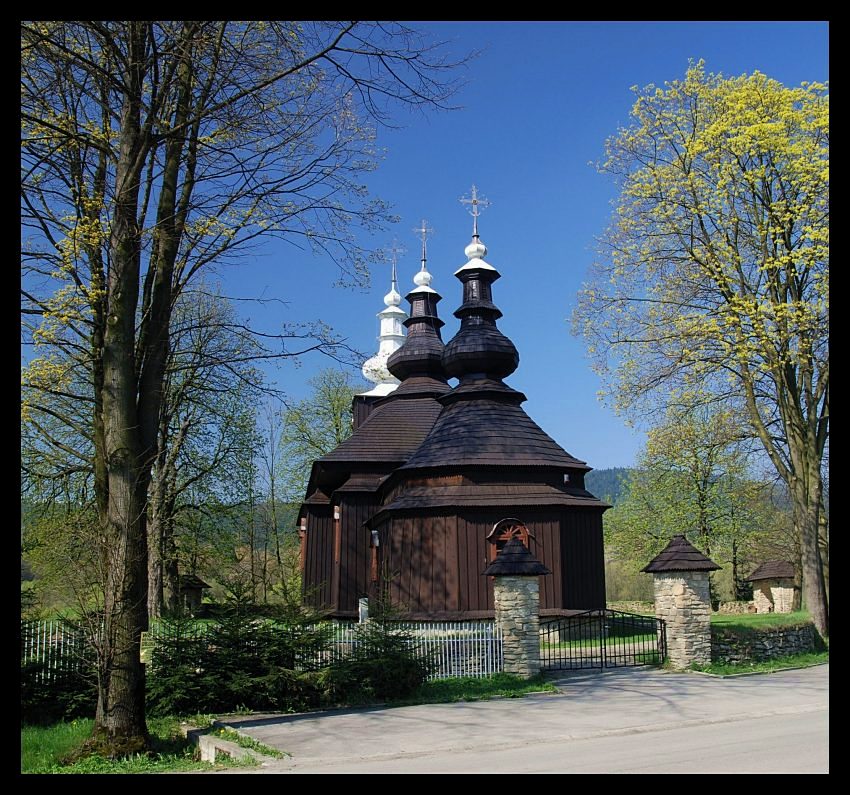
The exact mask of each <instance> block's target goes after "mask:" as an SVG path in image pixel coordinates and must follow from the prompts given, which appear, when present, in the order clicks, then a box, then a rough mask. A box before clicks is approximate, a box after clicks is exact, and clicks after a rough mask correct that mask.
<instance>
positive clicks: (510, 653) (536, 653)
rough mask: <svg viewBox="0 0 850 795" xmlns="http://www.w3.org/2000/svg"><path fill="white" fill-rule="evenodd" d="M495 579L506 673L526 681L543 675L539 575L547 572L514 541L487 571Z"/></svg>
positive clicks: (497, 623) (529, 553)
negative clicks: (541, 672) (541, 664)
mask: <svg viewBox="0 0 850 795" xmlns="http://www.w3.org/2000/svg"><path fill="white" fill-rule="evenodd" d="M484 574H485V575H487V576H490V577H493V598H494V602H495V607H496V625H497V626H499V627H501V630H502V650H503V657H504V671H505V673H506V674H513V675H514V676H520V677H522V678H524V679H530V678H531V677H533V676H537V674H539V673H540V582H539V580H540V575H541V574H549V569H547V568H546V567H545V566H544V565H543V564H542V563H541V562H540V561H539V560H537V558H535V557H534V556H533V555H532V554H531V552H529V550H528V549H527V548H526V547H525V545H524V544H523V543H522V541H520V540H519V539H518V538H512V539H511V540H510V541H508V543H507V544H505V546H504V547H503V548H502V549H501V551H500V552H499V554H498V555H497V556H496V559H495V560H494V561H493V562H492V563H491V564H490V565H489V566H488V567H487V568H486V569H484Z"/></svg>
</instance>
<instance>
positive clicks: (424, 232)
mask: <svg viewBox="0 0 850 795" xmlns="http://www.w3.org/2000/svg"><path fill="white" fill-rule="evenodd" d="M413 231H414V232H415V233H416V234H417V235H420V236H421V237H422V267H423V269H424V267H425V260H426V259H427V257H426V256H425V252H426V245H425V241H426V240H427V238H428V235H433V234H434V229H433V227H430V226H428V222H427V221H426V220H425V219H424V218H423V219H422V222H421V226H419V227H418V228H414V230H413Z"/></svg>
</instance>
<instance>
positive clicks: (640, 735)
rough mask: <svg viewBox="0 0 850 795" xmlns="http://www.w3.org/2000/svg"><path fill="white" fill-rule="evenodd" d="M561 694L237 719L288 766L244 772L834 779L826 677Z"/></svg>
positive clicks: (661, 682)
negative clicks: (804, 775)
mask: <svg viewBox="0 0 850 795" xmlns="http://www.w3.org/2000/svg"><path fill="white" fill-rule="evenodd" d="M557 684H558V686H559V688H560V689H561V692H560V693H559V694H556V695H539V696H530V697H526V698H523V699H497V700H493V701H482V702H474V703H461V704H428V705H422V706H416V707H400V708H396V709H364V710H349V711H335V712H327V713H311V714H306V715H291V716H264V717H259V716H253V717H251V718H235V719H234V720H232V721H231V722H230V725H232V726H233V727H234V728H238V729H239V730H240V731H243V732H245V733H247V734H249V735H250V736H252V737H254V738H256V739H257V740H260V741H261V742H263V743H265V744H267V745H270V746H272V747H274V748H278V749H280V750H283V751H286V752H288V753H289V754H291V757H288V758H286V759H283V760H280V761H279V762H275V763H274V764H269V765H267V766H265V767H262V768H255V769H248V770H246V769H242V770H240V771H239V772H241V773H248V772H255V773H674V772H675V773H827V772H828V771H829V707H828V695H829V666H828V665H825V666H818V667H815V668H807V669H804V670H799V671H785V672H780V673H775V674H768V675H761V676H750V677H740V678H734V679H712V678H706V677H702V676H699V675H697V674H675V673H668V672H664V671H658V670H655V669H649V668H632V669H620V670H613V671H605V672H587V673H584V672H577V673H574V674H570V675H566V676H564V677H562V678H560V679H559V680H558V681H557ZM234 772H236V771H234ZM216 775H218V774H216Z"/></svg>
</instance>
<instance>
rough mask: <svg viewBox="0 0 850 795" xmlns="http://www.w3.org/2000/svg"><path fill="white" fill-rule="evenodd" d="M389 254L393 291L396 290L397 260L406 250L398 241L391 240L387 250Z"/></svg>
mask: <svg viewBox="0 0 850 795" xmlns="http://www.w3.org/2000/svg"><path fill="white" fill-rule="evenodd" d="M387 251H388V252H389V254H390V259H391V260H392V264H393V276H392V288H393V290H398V275H397V271H398V258H399V257H400V256H401V255H402V254H404V253H406V252H407V249H406V248H405V247H404V246H402V245H401V244H400V243H399V242H398V240H396V239H395V238H393V244H392V245H391V246H390V247H389V248H388V249H387Z"/></svg>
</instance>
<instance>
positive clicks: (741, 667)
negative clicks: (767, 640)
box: [694, 651, 829, 676]
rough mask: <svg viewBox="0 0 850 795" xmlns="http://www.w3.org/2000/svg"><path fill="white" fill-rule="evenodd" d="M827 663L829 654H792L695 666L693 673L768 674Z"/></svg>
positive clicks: (724, 674) (825, 652)
mask: <svg viewBox="0 0 850 795" xmlns="http://www.w3.org/2000/svg"><path fill="white" fill-rule="evenodd" d="M828 662H829V652H828V651H822V652H810V653H808V654H794V655H790V656H788V657H778V658H777V659H775V660H764V661H762V662H749V663H735V664H732V663H712V664H711V665H695V666H694V670H695V671H701V672H702V673H706V674H718V675H723V676H729V675H731V674H747V673H750V674H752V673H770V672H771V671H781V670H782V669H783V668H808V667H809V666H811V665H822V664H823V663H828Z"/></svg>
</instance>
